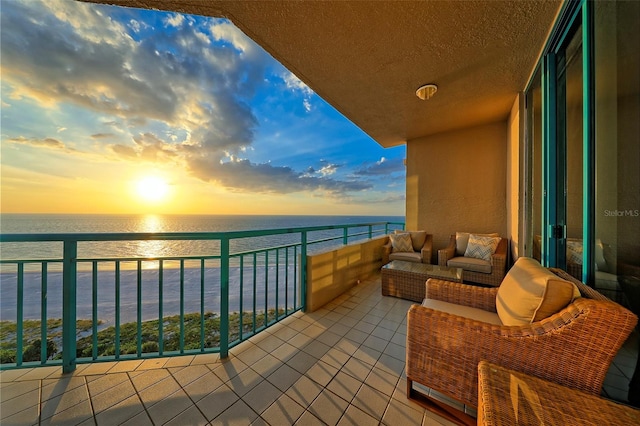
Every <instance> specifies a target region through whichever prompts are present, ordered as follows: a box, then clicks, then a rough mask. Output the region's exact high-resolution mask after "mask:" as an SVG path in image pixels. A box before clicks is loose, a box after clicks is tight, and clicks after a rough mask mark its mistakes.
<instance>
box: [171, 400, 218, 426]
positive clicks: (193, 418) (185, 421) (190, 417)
mask: <svg viewBox="0 0 640 426" xmlns="http://www.w3.org/2000/svg"><path fill="white" fill-rule="evenodd" d="M207 424H209V421H208V420H207V419H206V418H205V417H204V415H203V414H202V413H201V412H200V410H198V407H196V406H195V405H192V406H191V407H189V408H187V409H186V410H185V411H183V412H182V413H180V414H178V415H177V416H176V417H174V418H173V419H171V420H169V421H168V422H167V423H165V424H164V426H185V425H189V426H204V425H207Z"/></svg>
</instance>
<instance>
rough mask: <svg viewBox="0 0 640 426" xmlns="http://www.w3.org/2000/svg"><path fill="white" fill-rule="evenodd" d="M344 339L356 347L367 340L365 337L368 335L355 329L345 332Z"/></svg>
mask: <svg viewBox="0 0 640 426" xmlns="http://www.w3.org/2000/svg"><path fill="white" fill-rule="evenodd" d="M344 337H345V338H347V339H349V340H352V341H354V342H356V343H358V346H360V344H362V342H364V341H365V340H367V337H369V334H368V333H365V332H363V331H360V330H356V329H355V328H352V329H351V330H349V331H348V332H347V334H345V335H344Z"/></svg>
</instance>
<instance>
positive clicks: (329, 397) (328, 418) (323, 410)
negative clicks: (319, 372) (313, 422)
mask: <svg viewBox="0 0 640 426" xmlns="http://www.w3.org/2000/svg"><path fill="white" fill-rule="evenodd" d="M348 406H349V403H348V402H347V401H345V400H344V399H342V398H340V397H339V396H338V395H336V394H334V393H332V392H331V391H329V390H327V389H325V390H323V391H322V392H320V395H318V397H317V398H316V399H315V400H314V401H313V402H312V403H311V406H310V407H309V411H310V412H311V414H313V415H314V416H316V417H317V418H319V419H320V420H322V421H323V422H325V423H326V424H328V425H335V424H337V423H338V420H340V417H342V414H343V413H344V412H345V410H346V409H347V407H348Z"/></svg>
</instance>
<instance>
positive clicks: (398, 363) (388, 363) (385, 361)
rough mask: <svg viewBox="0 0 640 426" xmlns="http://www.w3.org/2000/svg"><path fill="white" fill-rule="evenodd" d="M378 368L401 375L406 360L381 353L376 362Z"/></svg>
mask: <svg viewBox="0 0 640 426" xmlns="http://www.w3.org/2000/svg"><path fill="white" fill-rule="evenodd" d="M375 367H376V368H380V369H381V370H384V371H386V372H387V373H391V374H394V375H396V376H400V375H401V374H402V372H403V371H404V367H405V360H404V359H402V360H400V359H398V358H396V357H392V356H390V355H387V354H384V353H383V354H382V355H380V359H379V360H378V362H376V365H375Z"/></svg>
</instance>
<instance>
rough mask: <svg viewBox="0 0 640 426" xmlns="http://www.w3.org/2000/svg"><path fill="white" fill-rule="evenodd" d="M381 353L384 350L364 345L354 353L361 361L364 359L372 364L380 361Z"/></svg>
mask: <svg viewBox="0 0 640 426" xmlns="http://www.w3.org/2000/svg"><path fill="white" fill-rule="evenodd" d="M380 355H382V352H380V351H377V350H375V349H372V348H369V347H367V346H364V345H362V346H360V347H359V348H358V350H356V351H355V352H354V353H353V357H354V358H356V359H359V360H360V361H364V362H366V363H367V364H370V365H375V363H376V362H377V361H378V358H380Z"/></svg>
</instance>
